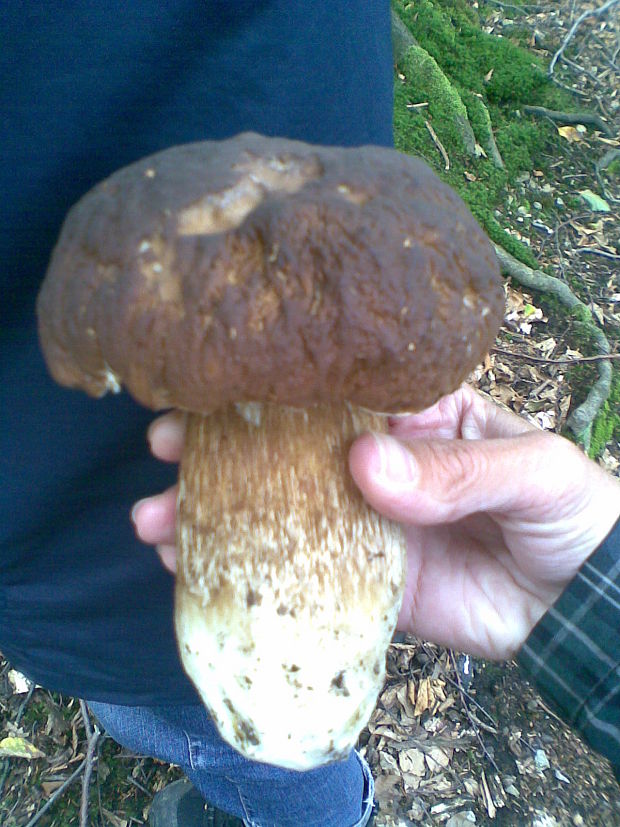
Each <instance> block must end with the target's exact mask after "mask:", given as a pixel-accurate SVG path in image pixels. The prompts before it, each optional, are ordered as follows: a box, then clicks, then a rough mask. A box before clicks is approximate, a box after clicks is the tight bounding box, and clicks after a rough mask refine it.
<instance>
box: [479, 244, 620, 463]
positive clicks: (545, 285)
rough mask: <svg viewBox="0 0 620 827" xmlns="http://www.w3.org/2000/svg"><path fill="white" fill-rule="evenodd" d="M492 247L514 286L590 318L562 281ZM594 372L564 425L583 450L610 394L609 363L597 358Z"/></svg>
mask: <svg viewBox="0 0 620 827" xmlns="http://www.w3.org/2000/svg"><path fill="white" fill-rule="evenodd" d="M494 247H495V252H496V254H497V257H498V259H499V261H500V264H501V268H502V272H503V273H505V274H506V275H508V276H510V278H511V279H513V280H514V281H516V282H518V284H520V285H521V286H523V287H527V288H531V289H534V290H539V291H541V292H543V293H550V294H551V295H553V296H555V297H556V298H557V299H559V301H561V302H562V304H564V305H565V306H566V307H568V308H569V309H573V308H577V307H579V308H581V309H582V310H584V311H585V315H587V316H589V315H590V311H589V309H588V306H587V305H586V304H584V303H583V302H582V301H581V299H578V298H577V296H575V294H574V293H573V291H572V290H571V289H570V287H569V286H568V285H567V284H566V282H564V281H561V280H560V279H558V278H556V277H555V276H549V275H547V274H546V273H543V272H542V271H541V270H532V268H531V267H528V266H527V265H526V264H522V263H521V262H520V261H518V260H517V259H516V258H514V256H511V255H510V253H507V252H506V250H504V249H503V248H502V247H500V246H499V245H497V244H495V245H494ZM585 324H586V326H587V329H588V334H589V335H590V336H591V338H592V340H593V343H594V347H595V349H596V351H597V352H598V353H599V354H601V355H607V354H609V353H610V347H609V342H608V341H607V337H606V336H605V334H604V333H603V331H602V330H601V329H600V328H599V327H597V326H596V325H595V324H594V322H592V321H587V322H586V323H585ZM597 370H598V379H597V381H596V382H595V383H594V385H593V386H592V388H591V389H590V392H589V393H588V396H587V397H586V399H585V401H584V402H582V403H581V405H579V407H577V408H575V410H574V411H573V412H572V413H571V415H570V416H569V418H568V422H567V424H568V427H569V428H570V429H571V431H572V432H573V434H574V435H575V436H576V438H577V439H578V440H579V442H581V443H582V444H583V446H584V447H585V449H586V450H588V449H589V447H590V438H591V435H592V425H593V423H594V420H595V418H596V416H597V414H598V412H599V411H600V409H601V408H602V406H603V405H604V404H605V402H606V401H607V399H608V397H609V394H610V391H611V378H612V369H611V360H610V359H601V360H600V361H599V362H598V363H597Z"/></svg>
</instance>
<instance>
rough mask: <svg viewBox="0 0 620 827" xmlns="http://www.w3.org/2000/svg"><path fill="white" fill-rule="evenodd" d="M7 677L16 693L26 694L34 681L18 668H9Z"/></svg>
mask: <svg viewBox="0 0 620 827" xmlns="http://www.w3.org/2000/svg"><path fill="white" fill-rule="evenodd" d="M7 677H8V679H9V683H10V684H11V688H12V689H13V693H14V694H15V695H25V694H26V692H28V691H29V690H30V687H31V686H32V681H31V680H29V679H28V678H27V677H26V676H25V675H22V673H21V672H18V671H17V669H9V672H8V675H7Z"/></svg>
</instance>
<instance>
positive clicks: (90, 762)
mask: <svg viewBox="0 0 620 827" xmlns="http://www.w3.org/2000/svg"><path fill="white" fill-rule="evenodd" d="M80 710H81V712H82V720H83V721H84V729H85V731H86V740H87V743H88V747H87V750H86V758H85V759H84V762H85V769H84V777H83V778H82V800H81V803H80V827H88V798H89V792H90V779H91V777H92V774H93V767H94V765H95V761H94V755H95V750H96V749H97V742H98V741H99V736H100V735H101V732H100V730H99V727H98V726H97V725H96V724H95V726H94V727H91V725H90V716H89V713H88V707H87V706H86V704H85V702H84V701H83V700H82V699H81V698H80Z"/></svg>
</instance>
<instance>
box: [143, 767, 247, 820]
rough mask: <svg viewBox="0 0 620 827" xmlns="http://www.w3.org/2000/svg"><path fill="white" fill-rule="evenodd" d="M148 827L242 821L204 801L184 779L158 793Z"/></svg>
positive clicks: (152, 806)
mask: <svg viewBox="0 0 620 827" xmlns="http://www.w3.org/2000/svg"><path fill="white" fill-rule="evenodd" d="M149 825H150V827H243V821H241V820H240V819H238V818H235V816H231V815H228V814H227V813H223V812H222V811H221V810H218V809H217V808H215V807H213V806H212V805H211V804H207V803H206V801H205V800H204V798H203V797H202V796H201V795H200V793H199V792H198V790H197V789H196V787H194V785H193V784H192V783H191V781H189V780H188V779H187V778H182V779H181V780H180V781H174V782H173V783H172V784H168V786H167V787H164V789H163V790H161V791H160V792H158V793H157V795H156V796H155V798H154V799H153V803H152V804H151V810H150V812H149Z"/></svg>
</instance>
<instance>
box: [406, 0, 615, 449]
mask: <svg viewBox="0 0 620 827" xmlns="http://www.w3.org/2000/svg"><path fill="white" fill-rule="evenodd" d="M522 5H523V3H521V2H519V0H517V2H515V3H513V4H511V7H510V11H511V14H512V15H513V16H514V17H515V19H516V21H517V22H518V18H519V6H522ZM392 6H393V8H394V10H395V11H396V13H397V14H398V16H399V17H400V18H401V20H402V21H403V22H404V23H405V25H406V26H407V28H408V29H409V31H410V32H411V34H412V35H413V38H414V39H415V42H416V44H417V46H414V47H412V48H410V49H409V50H408V51H407V52H406V53H405V54H404V56H403V57H402V58H401V59H399V61H398V65H397V74H396V77H395V89H394V101H395V106H394V133H395V143H396V147H397V148H398V149H400V150H401V151H403V152H408V153H411V154H415V155H419V156H421V157H423V158H424V159H425V160H426V161H427V162H428V163H429V164H430V165H431V166H432V167H433V168H434V169H435V171H436V172H437V173H438V174H439V175H440V177H441V178H442V179H443V180H445V181H446V182H447V183H448V184H450V186H452V187H453V188H454V189H455V190H456V191H457V192H458V193H459V194H460V195H461V197H462V198H463V200H464V201H466V203H467V204H468V205H469V207H470V209H471V211H472V213H473V214H474V215H475V216H476V218H477V219H478V221H479V222H480V224H481V225H482V226H483V227H484V229H485V230H486V232H487V234H488V235H489V237H490V238H491V239H492V240H493V241H494V242H496V243H497V244H499V245H501V246H502V247H503V248H504V249H506V250H507V251H508V252H509V253H511V254H512V255H513V256H514V257H515V258H517V259H519V260H520V261H522V262H523V263H525V264H527V265H528V266H530V267H532V268H539V267H541V265H540V263H539V262H538V261H537V259H536V257H535V256H534V254H533V253H532V251H531V250H530V248H529V247H528V246H527V245H526V244H524V243H522V242H521V241H520V240H519V239H518V238H517V237H515V234H514V233H512V232H510V231H508V230H509V229H510V221H509V220H508V218H507V215H508V214H509V213H513V214H514V213H515V211H517V210H519V207H521V208H522V209H523V211H524V212H526V211H528V210H529V208H530V202H531V200H532V194H531V193H528V192H524V190H523V187H520V186H519V180H520V178H522V177H523V176H527V175H529V174H531V173H532V171H533V170H536V173H537V175H538V176H539V177H540V179H541V180H543V181H544V180H547V178H553V175H554V173H553V170H552V165H553V163H554V162H556V160H557V158H560V157H562V154H563V153H564V151H565V148H566V147H565V144H563V143H562V139H561V137H560V136H559V133H558V130H557V127H556V125H555V124H553V123H552V122H551V121H549V120H545V119H540V118H536V117H535V116H533V115H528V114H527V113H525V112H524V110H523V107H524V106H525V105H536V106H543V107H546V108H548V109H555V110H561V111H565V112H570V111H574V110H575V108H576V107H575V100H574V99H573V98H572V96H571V95H569V94H568V93H567V92H565V91H564V90H563V89H561V88H559V87H558V86H557V85H555V84H553V83H552V82H551V81H550V79H549V77H548V75H547V63H546V61H545V60H543V59H542V58H540V57H538V56H537V55H536V54H535V52H533V51H532V49H531V48H530V47H529V46H530V44H529V40H528V38H529V34H528V32H527V31H526V30H524V29H523V28H522V27H519V26H518V25H514V26H513V27H511V28H510V29H509V33H508V36H504V37H497V36H495V35H491V34H488V33H486V32H485V31H484V26H483V25H482V20H483V18H484V15H485V14H486V12H487V6H486V4H485V2H484V0H482V1H481V2H480V4H479V8H478V9H476V8H474V7H473V5H472V4H471V3H468V2H466V0H415V2H409V0H393V2H392ZM412 104H424V106H421V107H413V106H412ZM463 112H466V114H467V117H468V120H469V123H470V125H471V127H472V129H473V133H474V135H475V139H476V143H477V148H476V152H475V153H471V152H468V151H467V148H466V145H465V142H464V140H463V131H462V129H461V127H460V120H461V118H462V114H463ZM426 122H428V124H429V125H430V126H431V127H432V129H433V130H434V132H435V133H436V135H437V138H438V139H439V141H440V142H441V145H442V146H443V148H444V149H445V152H446V154H447V156H448V158H449V161H450V167H449V169H446V168H445V166H446V165H445V159H444V157H443V156H442V154H441V152H440V151H439V149H438V147H437V146H436V144H435V142H434V141H433V139H432V137H431V135H430V132H429V129H428V128H427V123H426ZM490 128H492V130H493V135H494V136H495V141H496V144H497V147H498V149H499V152H500V154H501V157H502V159H503V162H504V168H498V166H497V165H495V164H494V163H493V160H492V158H491V153H490V151H489V129H490ZM556 175H557V173H556ZM535 198H536V199H537V201H538V203H539V205H540V206H539V212H538V214H537V217H538V219H540V220H541V221H543V222H546V223H548V224H551V225H553V224H554V223H555V224H557V223H561V222H562V221H564V220H565V219H566V217H567V215H568V213H569V211H570V210H571V209H574V208H575V207H579V206H580V205H579V201H578V199H577V198H575V197H572V200H571V195H570V194H569V193H567V194H566V196H565V197H564V199H563V203H557V201H556V200H554V199H553V198H551V197H549V196H548V195H546V194H545V193H544V192H542V191H541V192H539V193H537V194H536V195H535ZM508 206H509V209H508ZM543 269H545V267H544V265H543ZM571 288H572V289H573V290H574V292H575V293H576V294H577V295H578V296H580V285H579V284H578V283H577V284H571ZM580 297H582V296H580ZM582 298H583V297H582ZM557 310H558V315H559V318H562V317H563V316H565V315H566V310H565V309H563V308H558V309H557ZM582 339H583V340H584V341H583V342H582V343H581V344H582V345H583V346H584V353H589V352H590V351H589V349H588V342H587V336H585V337H582ZM581 373H582V374H584V376H583V377H580V373H579V371H573V372H572V378H573V379H575V380H579V379H580V378H583V379H584V380H585V379H586V375H587V379H588V381H589V382H590V385H591V384H592V382H593V381H594V380H595V378H596V374H595V369H594V368H592V367H588V368H587V369H586V370H585V372H584V371H581ZM619 383H620V380H619V379H618V376H617V373H616V380H615V384H614V387H615V388H617V387H618V384H619ZM584 387H587V386H585V385H584ZM585 392H587V391H584V394H583V395H584V396H585ZM616 392H617V391H616ZM579 395H580V391H579V390H578V391H577V396H579ZM618 401H619V400H618V399H617V398H616V402H615V403H614V402H613V401H612V400H611V399H610V401H609V402H608V404H607V405H606V406H605V408H604V409H603V410H602V411H601V413H600V414H599V416H598V418H597V420H596V422H595V424H594V428H593V434H592V440H591V444H590V453H591V455H593V456H596V455H597V454H598V453H599V452H600V451H601V450H602V448H603V447H604V445H605V442H607V441H609V439H611V438H613V437H614V435H615V436H616V437H618V436H620V422H619V421H618V420H619V418H618V416H617V414H616V409H617V405H618Z"/></svg>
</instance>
